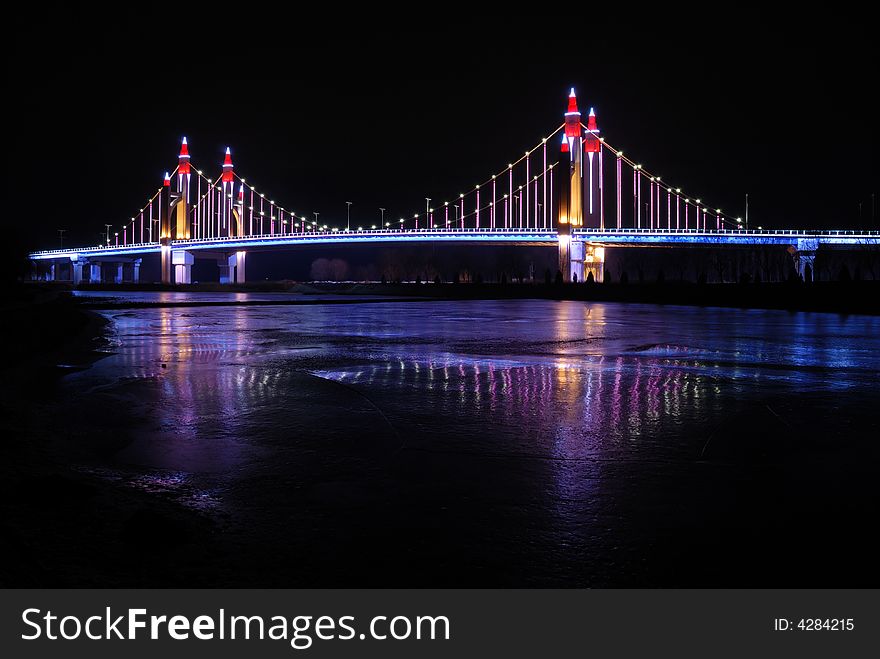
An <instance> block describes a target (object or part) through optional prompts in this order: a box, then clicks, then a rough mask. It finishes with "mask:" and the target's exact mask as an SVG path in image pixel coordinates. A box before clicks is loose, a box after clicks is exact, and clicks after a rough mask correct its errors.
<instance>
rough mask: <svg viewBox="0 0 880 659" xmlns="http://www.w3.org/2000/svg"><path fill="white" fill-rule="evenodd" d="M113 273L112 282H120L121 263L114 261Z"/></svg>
mask: <svg viewBox="0 0 880 659" xmlns="http://www.w3.org/2000/svg"><path fill="white" fill-rule="evenodd" d="M113 268H114V275H113V283H114V284H121V283H122V263H114V264H113Z"/></svg>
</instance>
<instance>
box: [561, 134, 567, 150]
mask: <svg viewBox="0 0 880 659" xmlns="http://www.w3.org/2000/svg"><path fill="white" fill-rule="evenodd" d="M561 150H562V153H568V138H567V137H566V136H565V133H562V149H561Z"/></svg>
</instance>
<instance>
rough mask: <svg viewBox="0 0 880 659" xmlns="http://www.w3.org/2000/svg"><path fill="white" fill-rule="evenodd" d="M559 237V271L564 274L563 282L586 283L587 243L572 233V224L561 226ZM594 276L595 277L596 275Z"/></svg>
mask: <svg viewBox="0 0 880 659" xmlns="http://www.w3.org/2000/svg"><path fill="white" fill-rule="evenodd" d="M558 236H559V271H560V272H561V273H562V280H563V281H566V282H569V281H573V282H582V281H584V276H585V273H584V259H585V256H586V251H587V245H586V243H585V242H584V241H583V240H579V239H578V238H577V236H575V235H574V234H573V233H572V231H571V225H570V224H560V225H559V232H558ZM593 276H594V277H595V275H593Z"/></svg>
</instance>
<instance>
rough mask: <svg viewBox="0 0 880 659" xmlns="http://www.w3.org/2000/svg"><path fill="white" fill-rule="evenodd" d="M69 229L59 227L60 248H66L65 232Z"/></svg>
mask: <svg viewBox="0 0 880 659" xmlns="http://www.w3.org/2000/svg"><path fill="white" fill-rule="evenodd" d="M65 231H67V229H58V249H64V232H65Z"/></svg>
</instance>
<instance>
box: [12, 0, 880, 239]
mask: <svg viewBox="0 0 880 659" xmlns="http://www.w3.org/2000/svg"><path fill="white" fill-rule="evenodd" d="M88 18H89V17H85V19H86V20H83V19H84V17H83V16H82V13H81V12H74V11H73V10H70V9H65V10H61V11H59V12H58V13H57V14H53V15H52V16H48V17H45V18H42V19H41V20H40V21H39V22H35V21H27V20H23V21H22V22H21V24H20V25H18V26H17V27H16V29H15V30H14V37H13V39H14V47H13V53H12V60H11V67H10V73H11V78H12V83H13V87H14V89H15V92H16V93H15V94H14V98H15V103H14V110H15V112H16V114H17V115H18V116H17V121H16V122H15V125H16V126H17V127H18V129H17V130H16V131H15V133H14V135H13V144H14V146H13V154H12V157H11V158H10V162H11V163H13V176H12V180H13V181H15V184H14V185H13V189H14V190H16V191H18V194H22V195H25V196H26V198H28V199H32V200H34V201H33V204H30V205H28V206H27V209H28V210H27V211H26V213H27V214H28V215H30V219H29V220H28V221H27V222H25V223H24V225H23V226H22V227H20V228H18V230H20V231H21V235H20V242H21V243H22V245H23V247H25V248H28V249H36V248H48V247H53V246H57V243H58V234H57V229H59V228H65V229H67V233H66V234H65V237H64V239H65V245H70V246H75V245H88V244H95V243H96V242H97V239H98V234H99V233H100V232H102V231H103V230H104V224H105V223H106V222H112V223H115V224H117V225H121V224H122V223H123V222H124V221H125V220H126V219H127V218H128V217H130V216H131V215H132V214H133V213H135V212H136V211H137V210H138V209H139V208H140V206H141V205H142V204H143V202H144V201H145V200H146V198H147V196H148V195H149V194H151V193H152V192H153V191H155V189H157V188H158V187H159V185H160V184H161V177H162V174H163V173H164V171H166V170H171V169H173V167H174V166H175V164H176V154H177V150H178V145H179V140H180V138H181V137H182V136H184V135H185V136H186V137H187V138H188V141H189V145H190V153H191V154H192V155H193V163H194V164H195V165H196V166H197V167H199V168H202V169H204V170H205V171H206V173H208V172H214V170H216V171H219V166H220V162H221V160H222V153H223V150H224V148H225V147H226V146H227V145H228V146H231V147H232V150H233V160H234V162H235V165H236V171H237V172H238V173H240V174H241V175H242V176H245V177H247V178H248V180H249V182H250V181H252V182H254V184H255V185H257V186H258V188H259V189H261V190H264V191H265V192H266V194H267V195H271V196H273V197H274V198H275V199H276V200H277V201H278V202H279V203H280V204H282V205H284V206H285V207H287V208H289V209H292V210H295V211H297V212H298V213H311V212H313V211H319V212H320V213H321V216H320V217H321V221H322V223H324V222H326V223H328V224H331V226H332V225H333V224H336V225H344V222H345V201H352V202H353V205H352V209H351V210H352V224H365V225H366V224H370V223H373V222H377V221H378V219H379V215H380V211H379V208H380V207H384V208H386V209H387V210H386V217H390V218H397V217H411V216H412V213H413V212H418V211H419V210H420V209H422V208H423V205H424V197H425V196H431V197H432V198H434V199H444V198H446V199H451V198H453V197H454V196H457V194H458V193H459V192H461V191H464V190H466V189H469V188H470V187H471V186H472V185H473V184H474V183H476V182H478V181H482V180H483V179H485V178H486V177H487V176H488V175H489V174H491V173H492V172H497V171H500V170H501V169H502V168H503V167H504V166H505V165H506V163H507V162H509V161H511V160H512V159H515V157H518V155H520V154H521V153H522V151H523V150H524V149H526V148H529V147H531V146H533V145H534V144H535V143H536V142H537V141H539V140H540V138H541V137H542V136H545V135H547V134H549V133H550V132H551V131H552V130H553V129H555V128H556V126H558V125H559V123H561V119H562V112H563V111H564V109H565V97H566V94H567V91H568V88H569V87H570V86H574V87H575V88H576V90H577V91H578V97H579V101H580V104H581V106H582V110H583V111H584V112H586V110H587V109H588V108H589V107H591V106H592V107H595V109H596V113H597V115H598V120H599V127H600V129H601V131H602V133H603V134H604V135H605V137H606V138H607V139H608V141H609V142H610V143H611V144H613V145H615V146H617V147H619V148H622V149H623V150H624V151H625V152H626V154H627V155H628V156H630V157H632V158H634V159H636V160H638V161H639V162H642V163H644V165H645V167H646V168H649V169H650V170H651V171H652V172H656V173H658V174H660V175H662V176H663V177H664V180H666V181H668V182H670V183H672V184H674V185H676V186H679V187H681V188H682V189H683V190H684V191H685V193H690V194H691V195H692V196H693V197H697V196H701V197H702V198H703V199H704V200H706V201H707V202H708V203H709V204H711V205H712V206H713V207H714V206H718V207H721V208H723V209H725V210H729V212H732V213H735V214H740V215H741V214H742V211H743V210H744V197H745V194H746V193H749V203H750V220H751V222H750V223H751V224H752V225H753V226H757V225H759V224H761V225H763V226H765V227H786V228H843V227H845V228H869V227H871V226H874V228H876V220H874V224H873V225H872V218H871V212H872V208H871V194H872V192H874V190H873V188H872V187H871V186H872V183H873V181H874V179H875V176H874V169H873V155H874V142H873V141H872V140H871V139H870V138H866V137H865V136H870V135H873V134H874V131H873V127H872V125H871V124H870V123H869V122H870V121H871V119H872V118H873V117H874V116H876V102H875V101H873V100H872V99H871V98H870V93H869V88H868V84H869V83H868V80H869V79H870V73H871V70H870V62H871V61H873V58H872V57H871V50H872V49H871V48H870V47H869V43H870V42H869V35H868V32H867V30H868V28H867V25H866V24H865V23H864V22H863V23H857V22H855V21H852V20H849V19H845V20H836V21H835V20H832V21H830V24H829V25H826V26H824V27H823V29H822V30H821V34H819V33H818V32H817V30H816V29H815V28H814V27H810V28H809V29H808V28H805V27H803V28H801V27H799V26H797V25H795V26H791V25H789V26H783V25H765V26H763V27H749V32H748V33H746V32H744V31H743V29H742V27H741V26H740V25H738V24H736V23H731V22H727V23H726V24H725V25H723V26H722V27H721V28H720V29H717V28H713V30H715V33H714V34H712V35H711V36H707V34H706V32H705V31H704V30H705V28H702V27H700V26H699V25H698V24H696V23H694V24H688V23H687V22H685V23H675V21H678V20H679V19H673V18H672V17H667V20H668V21H669V22H670V24H671V25H672V24H674V25H677V26H678V27H677V28H675V33H674V34H679V36H680V38H673V37H674V34H673V33H670V32H669V31H668V30H669V28H663V27H662V25H655V26H654V28H656V29H654V28H652V25H651V24H647V23H646V24H644V25H637V26H636V27H637V28H639V30H630V31H628V30H627V29H626V28H625V27H624V24H623V23H620V22H615V21H612V20H610V19H609V22H608V24H607V26H606V27H605V28H604V29H601V30H599V31H598V34H597V35H596V36H595V39H591V40H589V43H587V42H585V43H584V44H583V47H582V48H581V50H582V51H583V52H581V53H578V54H571V53H570V52H567V51H571V50H573V48H568V49H567V48H566V40H565V39H563V38H560V37H559V30H554V29H552V28H551V29H547V30H544V32H545V35H544V36H541V37H533V38H530V39H525V38H524V39H522V40H520V39H518V38H514V37H511V36H510V34H516V33H517V28H515V27H514V26H510V28H509V29H508V30H507V31H505V30H497V29H496V30H493V29H490V27H489V26H492V25H495V24H494V23H487V24H486V25H484V26H479V27H477V26H475V25H473V24H471V25H466V26H459V27H460V31H461V33H462V34H461V38H454V37H451V36H449V35H455V34H456V29H458V28H457V27H456V24H455V23H454V22H453V23H450V24H447V25H445V26H444V28H432V29H429V30H428V31H426V32H424V38H418V39H416V38H414V33H413V31H412V30H392V29H390V28H385V29H384V30H378V31H374V30H372V29H370V28H367V27H366V26H364V27H361V28H358V27H357V26H356V25H354V24H353V22H351V23H348V24H346V25H344V26H343V27H341V28H338V27H337V28H334V29H333V30H330V29H327V28H322V27H318V26H305V25H302V24H300V25H299V26H298V27H297V30H296V33H295V39H290V40H288V39H287V38H285V36H284V34H283V30H280V29H277V28H276V29H271V30H267V32H266V34H265V35H262V34H259V35H255V36H254V38H253V39H251V38H246V39H242V38H239V39H238V40H230V41H227V40H223V39H219V40H217V41H216V42H214V41H213V40H209V39H206V38H204V37H202V38H200V37H199V36H198V32H199V29H198V27H199V25H200V24H199V22H198V21H197V20H196V19H193V22H191V23H190V25H191V26H192V27H191V31H190V35H189V39H188V40H187V41H186V44H185V53H184V54H183V55H177V54H175V50H176V49H178V48H179V46H180V43H179V39H180V37H181V35H183V34H185V33H186V30H185V29H181V30H180V31H177V30H174V29H170V28H169V29H164V30H159V29H158V28H159V23H158V22H157V19H155V18H154V19H153V20H144V19H142V18H140V17H136V16H133V15H128V16H126V17H124V19H122V20H121V21H120V23H119V24H118V25H116V26H114V28H113V29H102V28H101V26H99V25H97V24H96V23H94V22H92V21H90V20H88ZM74 19H76V21H77V22H78V23H79V25H80V27H77V29H76V30H71V29H70V25H71V24H72V21H73V20H74ZM722 22H724V21H722ZM83 24H89V27H86V28H84V27H81V26H82V25H83ZM168 24H169V25H170V21H169V22H168ZM615 25H616V26H618V27H619V31H620V34H621V35H625V34H627V33H628V34H630V35H632V37H631V38H630V39H623V38H618V37H616V36H615V32H617V31H618V29H611V28H612V26H615ZM627 25H631V23H627ZM783 28H785V30H783ZM447 30H451V32H449V31H447ZM508 33H510V34H508ZM194 34H195V35H196V36H193V35H194ZM418 34H422V33H421V32H419V33H418ZM475 34H478V35H479V38H477V37H473V35H475ZM469 37H473V41H472V42H471V41H469ZM294 43H295V44H296V46H295V47H294V46H293V45H291V44H294ZM517 43H519V46H517V45H516V44H517ZM146 44H149V45H146ZM236 44H237V45H236ZM657 53H659V55H657ZM647 57H653V58H655V59H653V60H651V61H647V60H646V58H647ZM196 58H198V59H199V60H201V61H202V62H203V66H201V67H200V68H198V70H197V68H196V66H195V65H194V59H196ZM178 61H182V62H185V63H186V64H185V65H180V66H178ZM205 70H208V71H210V73H209V74H206V73H205ZM658 70H659V71H663V72H664V73H662V74H661V73H658ZM175 94H177V95H178V96H177V97H176V96H175ZM178 97H183V98H185V101H184V102H183V105H184V109H181V108H180V107H179V105H180V103H179V102H178V100H177V98H178ZM23 172H33V173H39V174H40V176H37V175H33V176H30V175H26V176H22V173H23ZM213 175H216V174H213ZM859 202H861V203H862V204H863V207H862V221H861V223H859V211H858V204H859ZM54 209H63V210H61V211H60V212H61V213H62V214H61V215H60V216H59V215H57V213H58V212H59V211H56V210H54ZM34 218H35V219H34ZM328 251H332V250H328Z"/></svg>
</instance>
